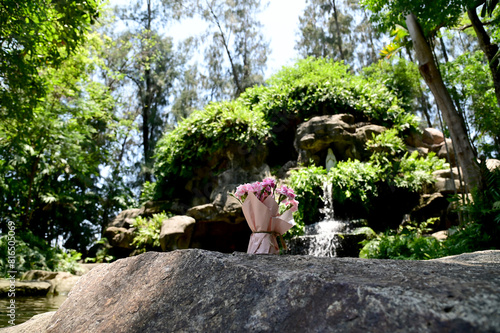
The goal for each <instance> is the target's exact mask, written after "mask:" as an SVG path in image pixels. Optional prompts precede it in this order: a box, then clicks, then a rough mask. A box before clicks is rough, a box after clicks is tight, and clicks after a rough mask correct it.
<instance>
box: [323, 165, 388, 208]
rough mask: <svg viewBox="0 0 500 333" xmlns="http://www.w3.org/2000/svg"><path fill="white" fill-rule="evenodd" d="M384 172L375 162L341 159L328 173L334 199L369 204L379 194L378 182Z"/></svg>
mask: <svg viewBox="0 0 500 333" xmlns="http://www.w3.org/2000/svg"><path fill="white" fill-rule="evenodd" d="M382 175H383V173H382V172H381V169H380V167H378V166H377V165H375V164H373V163H369V162H361V161H359V160H350V159H349V160H348V161H341V162H339V163H338V164H337V167H336V168H332V169H331V170H330V172H329V173H328V177H327V180H328V182H329V183H331V184H333V188H332V191H333V200H334V201H335V202H338V203H343V202H345V201H346V200H350V201H353V202H357V203H364V204H366V205H369V201H370V199H371V198H373V197H376V196H377V195H378V189H377V182H379V181H380V179H381V176H382Z"/></svg>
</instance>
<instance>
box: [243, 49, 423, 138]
mask: <svg viewBox="0 0 500 333" xmlns="http://www.w3.org/2000/svg"><path fill="white" fill-rule="evenodd" d="M267 84H268V86H267V87H259V88H254V89H251V90H249V91H247V92H246V93H245V94H244V95H242V97H243V98H244V99H246V100H247V101H249V103H250V104H252V106H251V109H252V110H257V111H261V112H263V113H264V115H265V117H266V119H268V121H269V122H270V124H271V125H281V123H280V122H281V121H283V119H282V118H283V117H285V118H297V119H299V120H300V121H304V120H308V119H309V118H311V117H312V116H317V115H323V114H338V113H351V114H353V115H355V116H357V118H358V119H359V120H362V119H365V120H368V121H372V122H374V123H376V124H380V125H384V126H387V127H392V126H395V127H398V128H399V127H406V126H408V125H410V126H415V125H417V123H416V122H415V121H411V119H412V117H413V116H411V115H410V116H409V117H408V114H407V113H406V112H405V111H404V110H403V109H402V108H401V107H400V106H399V105H398V103H399V102H398V98H397V97H396V95H395V94H394V93H392V92H391V91H389V90H388V89H387V88H386V87H385V86H384V85H382V84H380V82H379V81H377V80H375V79H370V78H367V77H363V76H360V75H353V74H352V73H351V72H350V70H349V67H348V66H346V65H344V64H342V63H340V62H334V61H332V60H328V59H316V58H312V57H310V58H307V59H304V60H299V61H298V62H297V63H296V64H295V66H293V67H284V68H283V69H282V70H281V71H280V72H278V73H277V74H275V75H274V76H273V77H271V79H269V80H268V82H267Z"/></svg>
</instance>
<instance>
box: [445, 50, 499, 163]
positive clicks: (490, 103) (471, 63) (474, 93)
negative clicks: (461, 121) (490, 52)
mask: <svg viewBox="0 0 500 333" xmlns="http://www.w3.org/2000/svg"><path fill="white" fill-rule="evenodd" d="M443 67H444V73H443V79H444V80H445V82H446V83H447V85H448V86H449V87H452V89H450V93H451V95H452V97H453V99H454V100H455V101H456V102H457V104H458V105H459V106H460V109H461V110H463V111H464V113H465V115H464V116H465V117H466V120H467V124H468V125H469V126H471V127H472V128H473V129H474V132H475V134H474V136H473V137H472V139H473V142H474V144H475V145H476V146H477V147H478V148H479V151H480V153H481V154H482V155H484V156H485V157H488V158H495V157H498V156H499V155H500V149H499V145H500V132H499V131H498V124H499V123H500V107H499V106H498V104H497V99H496V96H495V89H494V86H493V81H492V78H491V72H490V70H489V66H488V64H487V63H485V62H484V54H483V53H482V52H480V51H477V52H475V53H472V54H471V53H469V52H467V53H464V54H462V55H460V56H458V57H457V58H456V59H454V61H452V62H448V63H446V64H445V65H444V66H443Z"/></svg>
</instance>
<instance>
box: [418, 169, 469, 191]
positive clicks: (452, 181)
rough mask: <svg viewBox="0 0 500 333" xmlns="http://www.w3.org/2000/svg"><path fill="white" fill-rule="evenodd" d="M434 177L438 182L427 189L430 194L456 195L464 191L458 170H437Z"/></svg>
mask: <svg viewBox="0 0 500 333" xmlns="http://www.w3.org/2000/svg"><path fill="white" fill-rule="evenodd" d="M432 175H433V176H434V178H435V180H436V182H435V183H434V186H431V187H430V188H428V189H426V191H427V192H428V193H436V192H437V193H441V194H454V193H455V192H458V193H460V192H461V191H462V186H461V184H460V178H459V173H458V168H452V169H451V170H450V169H442V170H436V171H434V172H433V173H432Z"/></svg>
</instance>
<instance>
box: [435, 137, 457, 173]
mask: <svg viewBox="0 0 500 333" xmlns="http://www.w3.org/2000/svg"><path fill="white" fill-rule="evenodd" d="M434 152H435V153H436V156H437V157H439V158H443V159H445V160H446V161H447V162H448V163H450V165H451V166H452V167H456V166H457V162H456V159H455V149H454V148H453V142H452V141H451V139H446V140H445V142H443V144H441V145H440V147H439V149H438V150H435V151H434Z"/></svg>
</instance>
